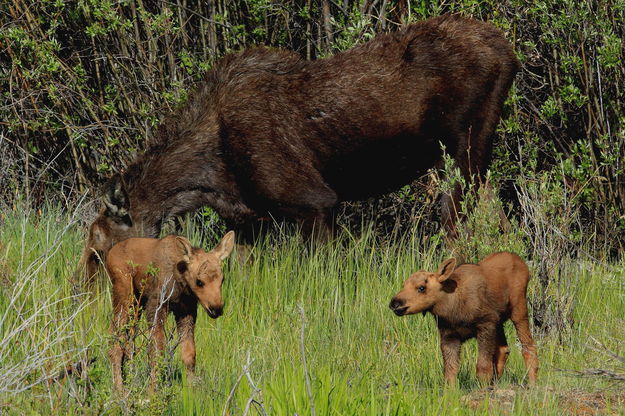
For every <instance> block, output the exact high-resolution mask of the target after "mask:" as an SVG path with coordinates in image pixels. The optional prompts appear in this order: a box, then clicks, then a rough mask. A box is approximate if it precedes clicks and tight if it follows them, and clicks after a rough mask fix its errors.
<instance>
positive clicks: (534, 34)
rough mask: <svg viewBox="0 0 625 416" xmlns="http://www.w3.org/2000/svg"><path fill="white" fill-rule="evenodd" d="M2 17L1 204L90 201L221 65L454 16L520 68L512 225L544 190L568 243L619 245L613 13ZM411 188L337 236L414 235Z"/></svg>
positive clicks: (541, 5)
mask: <svg viewBox="0 0 625 416" xmlns="http://www.w3.org/2000/svg"><path fill="white" fill-rule="evenodd" d="M0 13H1V16H2V25H1V28H0V62H1V63H2V65H1V67H0V91H2V98H1V104H0V120H1V121H0V168H1V169H0V180H1V181H2V182H3V183H6V184H7V185H6V186H3V187H2V191H1V192H2V199H3V200H4V201H5V202H10V201H12V200H13V199H14V198H15V196H16V195H22V196H23V195H24V194H26V196H27V197H28V199H29V200H31V201H33V203H34V204H40V203H41V201H43V199H44V198H46V197H48V196H50V195H57V196H58V195H61V194H62V195H71V194H77V193H76V192H75V191H76V190H80V191H83V190H85V189H87V188H90V189H95V188H96V187H97V186H98V185H99V184H101V183H102V181H103V180H104V179H105V178H106V177H107V176H109V175H110V174H111V172H114V171H117V170H119V169H121V168H123V166H125V164H126V163H128V161H129V160H131V158H132V157H133V155H134V154H136V153H137V152H140V151H141V150H142V149H143V148H145V147H146V144H147V142H148V141H149V140H150V137H151V136H152V134H153V132H154V130H155V128H156V127H157V125H158V123H159V120H160V119H161V118H162V117H163V116H164V115H166V114H167V113H169V112H170V111H171V110H172V109H173V108H175V107H176V106H178V105H179V104H180V103H182V102H184V100H185V97H186V95H187V92H188V90H189V89H190V88H191V86H192V85H193V83H194V82H196V81H198V80H199V79H201V76H202V73H203V72H204V71H205V70H207V69H208V68H210V67H211V66H212V65H213V63H214V62H215V60H217V59H219V58H220V57H221V56H223V55H224V54H226V53H229V52H232V51H237V50H239V49H241V48H244V47H246V46H248V45H253V44H267V45H271V46H276V47H285V48H290V49H293V50H295V51H297V52H299V53H300V54H301V55H302V56H303V57H306V58H309V59H315V58H319V57H323V56H327V55H329V54H332V53H335V52H337V51H340V50H344V49H347V48H349V47H351V46H353V45H354V44H357V43H360V42H364V41H366V40H367V39H369V38H371V37H373V36H374V34H375V33H379V32H384V31H392V30H396V29H397V28H398V27H400V26H402V25H405V24H408V23H410V22H414V21H418V20H421V19H424V18H427V17H430V16H434V15H439V14H442V13H461V14H464V15H468V16H472V17H475V18H478V19H483V20H489V21H491V22H493V23H494V24H495V25H497V26H498V27H500V28H501V29H502V30H503V31H504V32H505V33H506V36H507V38H508V39H509V40H510V41H511V42H512V43H513V44H514V47H515V49H516V52H517V55H518V57H519V59H520V60H521V62H522V64H523V68H522V71H521V73H520V74H519V75H518V77H517V79H516V83H515V86H514V87H513V89H512V91H511V93H510V97H509V99H508V102H507V104H506V117H505V119H504V121H503V122H502V123H501V124H500V128H499V130H498V131H499V134H498V137H497V140H496V147H495V155H494V163H493V165H492V170H493V172H492V180H493V181H494V182H495V183H496V184H497V186H498V187H500V188H501V191H500V194H501V195H502V196H503V197H504V200H505V201H508V202H510V203H511V204H512V205H511V208H512V213H513V214H519V211H520V210H521V209H522V207H523V204H522V203H519V195H518V186H519V183H520V182H522V183H524V184H526V185H527V184H533V183H535V184H540V186H541V187H543V191H542V192H541V193H538V195H539V196H540V197H541V198H545V201H546V204H547V205H548V206H549V207H551V208H552V210H553V212H551V213H547V214H549V215H554V216H557V215H563V213H562V212H561V210H562V209H563V208H562V205H561V204H559V203H558V202H557V199H558V198H562V196H563V195H566V198H567V201H569V202H570V204H572V206H573V209H574V210H575V212H576V214H579V215H581V216H582V219H581V220H580V221H581V223H582V228H578V229H575V230H570V231H571V233H578V235H580V234H581V233H584V232H586V233H595V234H596V235H605V236H606V239H605V241H608V242H610V244H611V245H614V244H616V245H618V244H619V243H618V242H619V241H621V240H622V235H623V230H624V229H625V215H624V212H625V173H624V170H625V165H624V160H625V146H624V145H623V141H624V136H625V114H624V112H623V102H624V97H623V94H624V92H625V83H624V80H625V69H624V66H623V65H622V59H623V49H624V48H623V39H624V38H625V0H605V1H601V2H596V1H578V0H533V1H529V2H528V1H521V0H504V1H495V0H484V1H475V0H457V1H456V0H443V1H430V0H422V1H407V0H399V1H397V2H389V1H378V0H358V1H355V0H342V1H329V0H320V1H319V0H318V1H312V0H306V1H294V0H234V1H226V0H217V1H210V2H203V1H196V0H184V1H182V0H175V1H173V0H172V1H154V0H120V1H114V2H113V1H109V0H104V1H100V0H98V1H95V0H75V1H67V0H33V1H29V2H26V1H25V0H10V1H7V2H2V4H0ZM421 182H425V183H430V184H431V181H428V180H427V178H425V179H423V180H421ZM417 188H420V189H421V188H422V187H417V186H416V185H415V184H413V185H412V186H409V187H407V188H405V189H403V190H402V191H400V192H397V193H395V194H393V195H390V196H388V197H385V198H382V199H379V200H375V201H367V202H364V203H355V204H347V205H346V206H345V208H344V215H343V217H344V218H345V222H346V223H350V222H351V223H357V222H358V221H359V218H360V217H361V215H362V213H371V212H373V213H374V216H376V217H377V219H379V220H380V221H379V222H380V224H382V226H383V227H388V226H389V224H391V225H392V224H396V223H402V224H407V223H410V224H412V223H414V219H415V218H414V217H415V216H418V215H422V214H423V210H415V206H416V205H419V206H423V204H426V206H431V205H427V203H428V202H431V198H430V197H429V194H427V192H426V193H424V192H420V193H419V192H416V189H417ZM534 202H535V203H541V204H542V202H539V201H534ZM569 208H570V207H569ZM545 209H546V208H545ZM567 209H568V208H567ZM398 218H399V219H400V221H398ZM406 219H412V220H413V221H404V220H406ZM589 230H590V231H589Z"/></svg>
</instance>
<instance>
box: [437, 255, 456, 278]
mask: <svg viewBox="0 0 625 416" xmlns="http://www.w3.org/2000/svg"><path fill="white" fill-rule="evenodd" d="M455 268H456V259H454V258H451V259H447V260H445V261H444V262H442V263H441V265H440V266H438V271H437V273H438V274H439V275H440V276H438V281H439V282H443V281H445V280H447V279H448V278H449V276H451V274H452V273H453V272H454V269H455Z"/></svg>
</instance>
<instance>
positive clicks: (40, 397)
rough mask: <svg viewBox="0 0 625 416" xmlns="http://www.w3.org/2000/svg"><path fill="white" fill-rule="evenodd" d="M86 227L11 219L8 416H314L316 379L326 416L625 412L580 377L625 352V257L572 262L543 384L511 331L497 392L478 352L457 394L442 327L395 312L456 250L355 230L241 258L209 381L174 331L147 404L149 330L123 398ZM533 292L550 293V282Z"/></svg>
mask: <svg viewBox="0 0 625 416" xmlns="http://www.w3.org/2000/svg"><path fill="white" fill-rule="evenodd" d="M73 221H74V219H72V218H71V216H70V215H69V214H67V213H64V212H60V211H59V210H58V209H56V208H51V209H47V210H45V212H43V213H31V212H28V211H27V210H14V211H10V212H5V213H3V214H2V217H1V218H0V225H1V228H0V293H1V295H0V316H1V317H2V318H1V319H2V321H0V360H2V361H1V362H0V379H1V380H4V381H0V413H6V414H16V415H17V414H50V413H54V414H100V413H105V414H120V413H127V412H131V413H144V414H160V413H165V414H184V415H189V414H198V415H199V414H202V415H206V414H211V415H212V414H232V415H240V414H246V413H248V414H263V412H266V413H267V414H275V415H293V414H299V415H306V414H311V411H312V409H311V401H310V399H309V395H308V392H307V387H306V377H305V370H307V374H308V375H309V378H310V385H311V394H312V396H313V400H314V410H315V412H316V414H317V415H327V414H332V415H335V414H336V415H353V414H358V415H362V414H370V415H381V414H385V415H386V414H392V415H404V414H436V415H439V414H458V415H462V414H519V415H527V414H553V415H560V414H575V413H577V414H606V413H607V414H623V413H625V401H624V400H625V397H624V396H623V394H622V393H619V388H620V389H622V387H623V384H622V383H621V384H620V385H618V384H613V383H611V382H609V381H608V380H607V379H606V378H591V377H586V378H582V377H579V376H576V375H574V374H572V373H571V372H570V371H571V370H578V371H581V370H584V369H586V368H611V367H610V366H611V365H612V364H611V363H610V359H609V357H608V356H607V355H606V354H604V353H602V352H601V347H597V344H596V343H595V342H594V341H593V340H592V338H591V337H594V338H595V339H597V340H599V341H600V342H602V343H604V344H605V345H606V346H607V347H608V348H610V349H611V350H612V351H615V352H616V353H618V354H620V355H621V356H622V355H624V354H623V353H624V351H623V348H624V347H623V345H622V342H623V341H624V340H625V330H624V329H623V328H624V326H625V319H624V315H623V311H624V310H625V282H624V279H623V274H624V272H625V262H623V261H620V262H617V263H612V264H603V263H601V262H598V261H594V262H591V261H588V260H584V261H582V260H568V261H567V262H568V263H567V267H565V268H563V270H566V273H569V274H570V280H569V282H570V283H569V285H568V286H567V290H572V291H574V292H573V293H575V296H574V304H573V307H574V315H573V316H574V324H573V326H572V328H571V330H570V331H569V332H567V333H565V334H564V336H563V337H556V336H554V335H544V336H540V337H536V338H537V339H536V340H537V343H538V347H539V358H540V372H539V383H538V386H537V387H536V388H532V389H528V388H525V387H523V386H524V385H525V370H524V366H523V360H522V358H521V354H520V348H519V347H518V344H517V343H516V338H515V334H514V330H513V327H512V325H511V324H508V325H507V326H506V333H507V335H508V339H509V342H510V344H511V346H512V352H511V355H510V359H509V361H508V365H507V367H506V372H505V375H504V377H503V379H502V380H500V381H499V382H498V383H497V386H496V388H495V389H491V390H483V389H480V387H479V385H478V383H477V381H476V378H475V368H474V366H475V359H476V345H475V342H474V341H470V342H468V343H467V344H465V347H464V349H463V360H462V362H463V365H462V368H461V371H460V376H459V386H458V387H456V388H445V387H444V385H443V377H442V360H441V356H440V353H439V347H438V336H437V332H436V327H435V322H434V319H433V318H432V316H425V317H423V316H421V315H419V316H411V317H403V318H398V317H395V316H394V315H393V314H392V313H391V311H390V310H389V309H388V307H387V305H388V302H389V300H390V298H391V296H392V295H393V294H394V293H395V292H396V291H397V290H398V289H399V288H400V286H401V282H402V281H403V280H404V279H405V277H406V276H407V275H408V274H409V273H410V272H411V271H414V270H416V269H418V268H424V269H434V268H435V267H436V266H437V265H438V263H439V262H440V261H441V260H443V259H444V258H446V257H447V256H448V254H449V253H447V252H446V251H445V250H443V249H441V248H440V244H439V241H438V240H437V239H435V238H427V237H423V238H422V237H419V236H405V237H404V238H403V239H402V240H401V241H398V242H396V243H393V244H390V245H384V246H380V245H379V244H376V243H374V242H373V241H372V239H370V238H367V237H366V236H365V237H361V238H352V237H350V236H348V235H344V236H343V237H342V241H340V242H337V243H336V244H332V245H329V246H326V247H320V248H315V249H310V248H306V247H304V246H303V245H302V243H300V242H298V241H297V239H296V238H284V239H281V240H280V241H278V242H275V241H274V242H265V243H262V244H260V245H259V246H258V247H256V249H255V253H254V258H255V260H254V261H253V262H252V263H250V264H247V265H245V266H240V265H239V264H238V262H236V261H229V262H228V264H227V267H226V281H225V283H224V288H223V289H224V297H225V300H226V308H225V313H224V315H223V316H222V317H221V318H219V319H218V320H211V319H210V318H209V317H208V316H207V315H206V314H205V313H203V312H202V311H200V314H199V321H198V328H197V332H196V341H197V345H198V363H197V371H198V375H199V377H200V379H199V381H198V382H196V383H195V384H193V385H188V384H187V381H186V378H185V376H184V371H183V370H182V363H181V362H180V359H179V355H178V351H177V349H176V348H175V344H176V334H175V332H174V331H173V325H172V322H170V325H169V326H168V329H169V333H170V335H171V339H170V342H169V343H168V350H167V352H166V354H165V355H164V357H163V359H162V360H161V363H160V367H161V369H162V373H163V378H162V380H161V386H160V388H159V390H158V393H157V394H155V395H154V396H152V397H151V398H150V400H146V398H147V395H146V394H145V388H146V383H145V381H146V380H147V372H148V368H147V359H146V357H145V345H146V337H145V335H140V336H138V338H137V341H136V349H137V353H136V356H135V358H134V360H133V361H132V362H131V363H130V364H129V365H128V373H129V374H128V377H127V381H128V389H129V391H130V394H129V396H128V397H126V398H123V399H116V398H115V397H114V396H113V394H112V390H111V374H110V368H109V363H108V358H107V349H108V343H109V336H108V326H109V318H110V290H109V287H108V284H107V281H106V280H105V279H102V281H101V282H100V284H99V285H98V286H97V287H95V288H94V289H93V290H94V293H93V294H91V295H80V296H73V293H74V292H73V290H72V285H71V284H70V276H71V273H72V271H73V269H74V267H75V265H76V261H77V259H78V257H79V253H80V250H81V248H82V229H81V228H80V227H79V226H77V225H75V224H73ZM186 234H187V235H189V236H190V237H191V239H192V241H193V242H194V243H196V244H203V243H201V242H200V237H201V236H200V235H199V234H196V233H193V232H187V233H186ZM208 240H211V241H212V243H214V242H216V237H215V236H209V237H208ZM205 248H208V247H205ZM530 285H531V287H530V293H531V294H535V292H536V290H537V286H536V279H534V280H533V281H532V282H531V283H530ZM302 327H303V331H304V332H303V336H304V340H303V343H302V338H301V336H302ZM142 333H143V334H144V333H145V328H144V330H143V332H142ZM302 346H303V347H304V353H305V358H306V367H305V366H304V361H303V356H302ZM593 346H594V347H595V348H594V349H593ZM612 368H613V366H612ZM63 369H66V370H67V369H69V370H71V371H70V372H71V375H69V376H67V375H65V371H63ZM30 384H34V385H33V386H32V387H29V385H30ZM584 412H589V413H584Z"/></svg>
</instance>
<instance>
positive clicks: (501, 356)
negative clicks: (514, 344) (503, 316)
mask: <svg viewBox="0 0 625 416" xmlns="http://www.w3.org/2000/svg"><path fill="white" fill-rule="evenodd" d="M509 354H510V348H509V347H508V341H507V340H506V334H505V332H504V328H503V323H500V324H499V325H497V345H496V347H495V355H494V356H493V364H494V366H495V376H496V377H497V379H500V378H501V375H502V374H503V369H504V367H505V366H506V361H507V360H508V355H509Z"/></svg>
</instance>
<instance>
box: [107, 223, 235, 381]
mask: <svg viewBox="0 0 625 416" xmlns="http://www.w3.org/2000/svg"><path fill="white" fill-rule="evenodd" d="M233 246H234V232H233V231H230V232H228V233H227V234H226V235H225V236H224V237H223V239H222V240H221V241H220V242H219V244H218V245H217V246H216V247H215V248H214V249H213V250H211V251H209V252H205V251H204V250H202V249H201V248H194V247H192V246H191V243H190V242H189V240H187V239H186V238H184V237H177V236H174V235H170V236H167V237H165V238H162V239H160V240H159V239H153V238H129V239H127V240H124V241H122V242H121V243H118V244H116V245H115V246H113V248H111V250H110V251H109V254H108V256H107V257H106V269H107V271H108V273H109V276H110V278H111V283H112V284H113V320H112V323H111V332H112V334H113V335H114V336H115V340H114V341H113V346H112V348H111V350H110V359H111V363H112V367H113V384H114V386H115V388H116V389H117V390H118V391H121V389H122V384H123V378H122V368H123V363H124V359H125V358H126V355H127V353H128V347H129V338H128V335H127V330H126V328H124V327H125V326H126V324H127V323H128V320H129V317H130V313H131V311H130V309H131V307H132V306H133V305H135V306H139V308H136V309H135V310H137V311H139V312H140V311H141V310H142V309H143V310H145V314H146V317H147V319H148V322H149V323H150V327H151V332H150V333H151V336H152V342H151V348H150V349H151V351H150V359H151V360H152V363H151V364H152V365H151V368H152V371H151V374H150V385H151V388H153V387H154V384H155V381H156V371H155V366H154V360H155V356H156V354H155V352H161V351H162V350H163V349H164V347H165V335H164V332H163V326H164V324H165V320H166V318H167V314H168V313H169V312H170V311H171V312H173V314H174V317H175V318H176V326H177V329H178V333H179V334H180V338H181V345H180V347H181V355H182V361H183V362H184V364H185V366H186V369H187V375H188V377H193V372H194V370H195V340H194V330H195V319H196V316H197V303H198V302H199V303H200V304H201V305H202V306H203V307H204V309H206V311H207V312H208V315H209V316H210V317H211V318H218V317H219V316H220V315H221V313H222V310H223V306H224V304H223V301H222V299H221V284H222V282H223V273H222V271H221V262H222V261H223V260H224V259H225V258H226V257H228V255H229V254H230V252H231V251H232V248H233ZM137 317H138V316H137Z"/></svg>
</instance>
